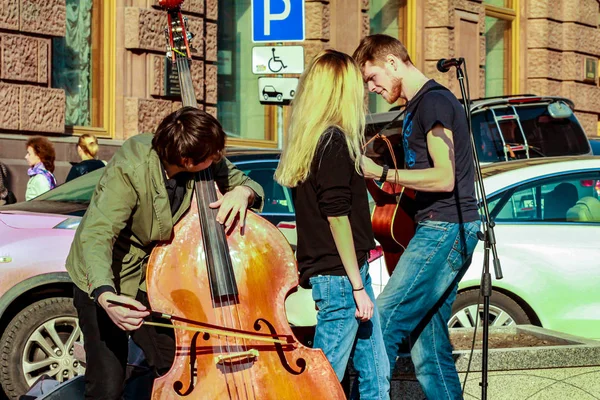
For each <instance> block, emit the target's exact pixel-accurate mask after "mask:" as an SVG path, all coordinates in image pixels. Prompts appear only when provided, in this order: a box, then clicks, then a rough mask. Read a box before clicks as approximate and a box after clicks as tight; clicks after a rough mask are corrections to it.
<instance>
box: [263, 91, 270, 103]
mask: <svg viewBox="0 0 600 400" xmlns="http://www.w3.org/2000/svg"><path fill="white" fill-rule="evenodd" d="M263 98H264V99H265V101H267V100H269V95H268V94H266V93H265V94H263Z"/></svg>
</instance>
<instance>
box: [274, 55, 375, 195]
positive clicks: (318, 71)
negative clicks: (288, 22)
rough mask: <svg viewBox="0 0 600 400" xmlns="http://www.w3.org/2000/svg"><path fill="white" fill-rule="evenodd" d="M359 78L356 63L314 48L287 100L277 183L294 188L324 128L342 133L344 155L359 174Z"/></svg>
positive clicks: (361, 133)
mask: <svg viewBox="0 0 600 400" xmlns="http://www.w3.org/2000/svg"><path fill="white" fill-rule="evenodd" d="M364 93H365V89H364V83H363V79H362V75H361V72H360V69H359V68H358V65H357V64H356V62H355V61H354V60H353V59H352V58H351V57H350V56H349V55H347V54H344V53H341V52H339V51H335V50H324V51H322V52H320V53H319V54H318V55H317V56H316V57H315V58H314V59H313V60H312V62H311V63H310V65H309V66H308V68H307V69H306V71H305V72H304V74H303V75H302V77H301V78H300V82H299V83H298V90H297V93H296V97H295V98H294V100H293V101H292V106H291V107H292V109H291V118H290V124H289V128H288V138H287V143H286V145H285V147H284V149H283V153H282V155H281V161H280V162H279V166H278V167H277V170H276V171H275V179H276V180H277V182H279V183H280V184H281V185H283V186H287V187H295V186H297V185H298V184H300V183H302V182H304V181H305V180H306V179H307V178H308V175H309V173H310V166H311V163H312V160H313V158H314V156H315V152H316V149H317V146H318V144H319V140H320V139H321V137H322V135H323V134H324V133H325V132H327V130H328V128H330V127H337V128H339V129H340V130H341V131H342V132H343V133H344V135H345V138H346V143H347V145H348V150H349V152H350V157H351V158H352V160H353V161H354V164H355V168H356V171H358V172H359V173H360V157H359V155H360V153H361V147H362V144H363V143H364V138H365V132H364V131H365V103H364Z"/></svg>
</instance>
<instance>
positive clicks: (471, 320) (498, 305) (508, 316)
mask: <svg viewBox="0 0 600 400" xmlns="http://www.w3.org/2000/svg"><path fill="white" fill-rule="evenodd" d="M478 298H479V289H475V290H466V291H464V292H461V293H459V294H458V295H457V296H456V301H455V302H454V305H453V306H452V317H450V322H448V327H450V328H472V327H474V326H475V319H476V318H477V315H478V314H479V319H478V322H477V325H478V326H482V325H483V324H482V319H483V297H482V298H481V304H479V309H478V308H477V301H478ZM489 319H490V326H509V325H523V324H530V323H531V319H530V318H529V316H528V315H527V313H526V312H525V311H524V310H523V308H521V306H520V305H519V304H517V302H516V301H514V300H513V299H511V298H510V297H508V296H507V295H505V294H503V293H500V292H496V291H493V292H492V296H491V297H490V312H489Z"/></svg>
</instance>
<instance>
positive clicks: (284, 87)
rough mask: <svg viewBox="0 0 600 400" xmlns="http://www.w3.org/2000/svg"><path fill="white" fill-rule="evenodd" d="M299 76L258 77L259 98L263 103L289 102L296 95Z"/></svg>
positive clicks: (280, 103)
mask: <svg viewBox="0 0 600 400" xmlns="http://www.w3.org/2000/svg"><path fill="white" fill-rule="evenodd" d="M297 86H298V78H267V77H260V78H258V100H259V101H260V103H261V104H277V105H284V104H289V103H290V101H291V100H292V99H293V98H294V96H295V95H296V87H297Z"/></svg>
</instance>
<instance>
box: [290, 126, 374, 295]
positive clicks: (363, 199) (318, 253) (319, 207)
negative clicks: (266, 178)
mask: <svg viewBox="0 0 600 400" xmlns="http://www.w3.org/2000/svg"><path fill="white" fill-rule="evenodd" d="M292 193H293V198H294V205H295V207H296V224H297V225H296V227H297V233H298V248H297V253H296V258H297V260H298V270H299V272H300V285H301V286H302V287H305V288H308V287H309V281H308V280H309V278H310V277H311V276H315V275H346V271H345V269H344V265H343V264H342V260H341V258H340V255H339V253H338V251H337V248H336V246H335V242H334V240H333V235H332V233H331V229H330V227H329V222H328V221H327V217H338V216H344V215H347V216H348V218H349V220H350V226H351V228H352V237H353V239H354V248H355V251H356V258H357V260H358V262H359V266H360V265H361V263H363V262H364V261H366V259H367V255H368V253H369V251H370V250H371V249H373V248H374V247H375V242H374V240H373V229H372V227H371V216H370V213H369V200H368V197H367V188H366V185H365V180H364V178H363V177H362V176H360V175H359V174H358V173H357V172H356V169H355V167H354V161H352V159H351V158H350V153H349V151H348V145H347V144H346V140H345V138H344V134H343V132H341V131H340V130H339V129H335V128H331V129H330V130H329V131H328V132H326V133H325V134H324V135H323V136H322V138H321V141H320V142H319V145H318V146H317V150H316V152H315V157H314V158H313V161H312V164H311V169H310V174H309V176H308V178H307V179H306V181H304V182H303V183H301V184H300V185H298V187H297V188H295V189H294V190H293V191H292Z"/></svg>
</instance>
